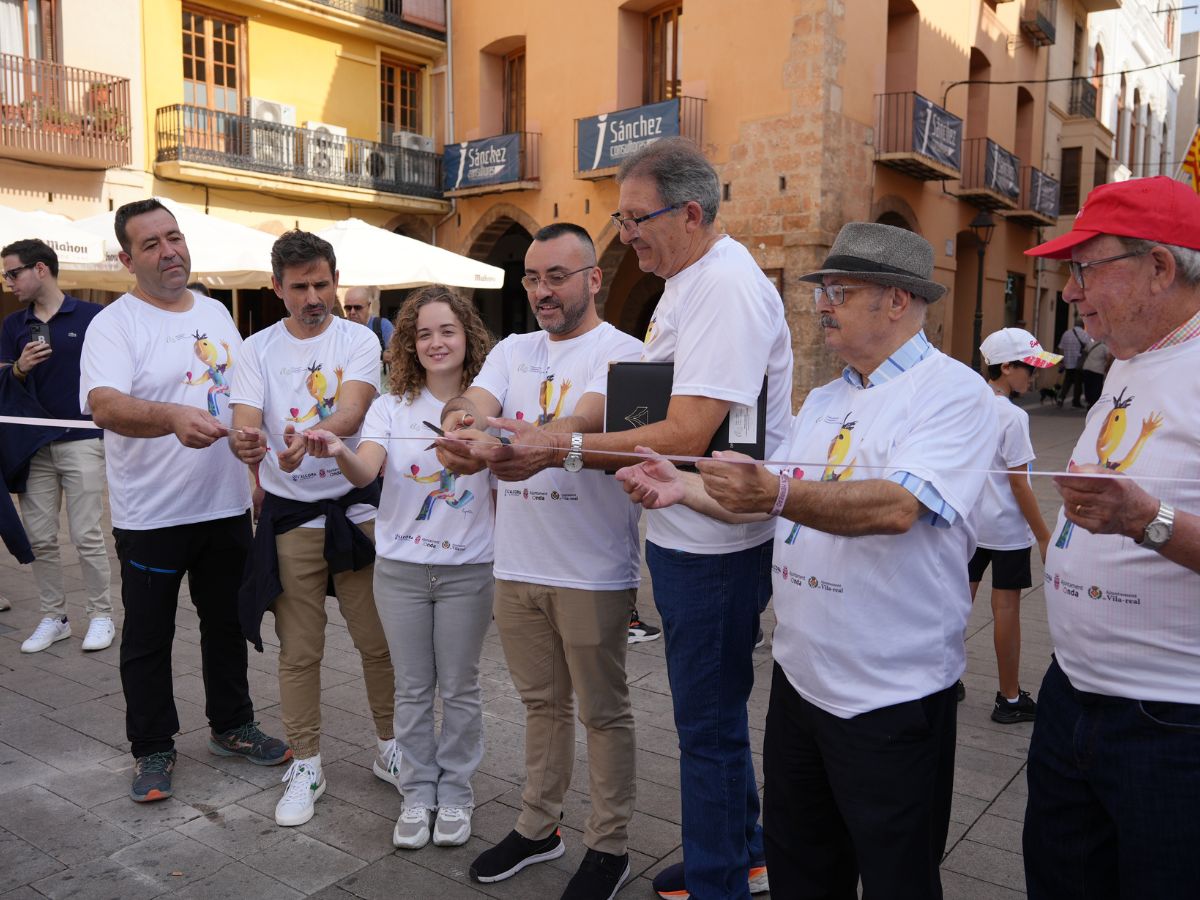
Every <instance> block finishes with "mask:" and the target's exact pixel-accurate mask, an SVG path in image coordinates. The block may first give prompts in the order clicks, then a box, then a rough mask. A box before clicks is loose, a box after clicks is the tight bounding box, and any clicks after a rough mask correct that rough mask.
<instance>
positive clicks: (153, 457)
mask: <svg viewBox="0 0 1200 900" xmlns="http://www.w3.org/2000/svg"><path fill="white" fill-rule="evenodd" d="M115 230H116V233H117V240H118V241H119V242H120V244H121V253H120V255H119V256H120V260H121V263H122V264H123V265H124V266H125V267H126V268H127V269H128V270H129V271H130V272H132V273H133V275H134V278H135V279H136V281H137V285H136V287H134V289H133V290H132V291H130V292H129V293H128V294H124V295H123V296H121V297H119V298H118V299H117V300H115V301H114V302H113V303H111V304H110V305H109V306H107V307H105V308H104V309H103V310H102V311H101V312H100V313H98V314H97V315H96V317H95V318H94V319H93V320H92V324H91V326H90V327H89V328H88V331H87V336H86V338H85V339H84V344H83V355H82V358H81V360H80V380H79V403H80V407H81V409H82V410H83V411H84V412H85V413H86V412H90V413H91V414H92V418H93V419H94V420H95V422H96V424H97V425H99V426H100V427H101V428H103V429H104V430H105V432H106V433H105V436H104V443H105V447H106V452H105V468H106V471H107V476H108V492H109V504H110V506H111V508H112V523H113V535H114V537H115V538H116V544H117V556H118V558H119V559H120V561H121V602H122V605H123V606H124V608H125V622H124V624H123V626H122V628H121V687H122V689H123V690H124V693H125V707H126V712H125V727H126V733H127V734H128V736H129V743H130V750H131V752H132V753H133V756H134V759H135V760H136V763H135V766H134V777H133V785H132V787H131V789H130V796H131V797H132V798H133V799H134V800H135V801H138V802H145V801H150V800H161V799H164V798H166V797H169V796H171V790H172V787H171V774H172V771H173V769H174V767H175V761H176V753H175V745H174V740H173V736H174V734H175V732H177V731H178V730H179V717H178V714H177V713H176V710H175V698H174V691H173V688H172V684H171V646H172V643H173V640H174V635H175V611H176V608H177V607H178V604H179V585H180V582H181V581H182V580H183V577H184V575H185V574H186V575H187V578H188V587H189V589H190V593H191V597H192V603H193V605H194V606H195V607H196V613H197V614H198V615H199V617H200V658H201V666H202V668H203V675H204V693H205V706H206V712H207V714H208V720H209V725H210V726H211V729H212V732H211V734H210V736H209V743H208V746H209V750H210V751H212V752H213V753H215V754H218V755H221V756H233V755H237V756H243V757H245V758H247V759H249V760H250V761H251V762H253V763H257V764H259V765H277V764H279V763H283V762H285V761H287V760H288V759H290V758H291V755H292V754H291V750H290V749H289V748H288V747H287V745H286V744H284V743H283V742H282V741H280V740H278V739H277V738H272V737H268V736H267V735H265V734H263V733H262V731H260V730H259V728H258V723H257V722H255V721H254V707H253V704H252V703H251V701H250V691H249V686H248V683H247V678H246V641H245V638H243V636H242V629H241V626H240V625H239V623H238V609H237V585H238V579H239V574H240V572H241V570H242V566H243V564H244V562H245V559H246V554H247V551H248V550H249V548H250V513H249V507H250V485H249V481H248V479H247V478H246V473H245V471H244V470H243V468H242V467H241V465H239V464H238V461H237V460H236V459H234V458H233V457H232V456H231V455H230V454H229V452H228V450H227V449H226V448H225V446H224V441H221V440H220V439H221V438H223V437H225V435H226V434H227V433H228V430H229V428H228V425H229V377H230V375H231V373H232V372H234V371H236V370H237V367H238V365H239V364H240V361H241V360H240V354H241V349H242V339H241V336H240V335H239V334H238V331H237V327H236V326H235V325H234V323H233V319H232V318H231V317H230V315H229V313H228V311H227V310H226V309H225V307H224V306H222V305H221V304H220V303H218V302H217V301H216V300H212V299H210V298H208V297H202V296H200V295H199V294H195V293H193V292H192V291H189V290H188V289H187V281H188V274H189V271H190V268H191V257H190V256H189V255H188V248H187V241H186V240H185V239H184V236H183V234H182V233H181V232H180V230H179V225H178V223H176V221H175V217H174V216H173V215H172V214H171V212H170V211H169V210H168V209H167V208H166V207H165V206H163V205H162V204H161V203H159V202H158V201H157V200H140V201H137V202H135V203H128V204H126V205H125V206H122V207H121V208H120V209H118V210H117V214H116V219H115Z"/></svg>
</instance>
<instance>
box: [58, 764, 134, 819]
mask: <svg viewBox="0 0 1200 900" xmlns="http://www.w3.org/2000/svg"><path fill="white" fill-rule="evenodd" d="M120 758H121V759H123V760H125V761H127V762H128V763H129V764H130V765H132V763H133V758H132V757H129V756H122V757H120ZM54 771H55V774H54V775H52V776H50V777H48V778H42V779H38V784H39V785H41V786H42V787H44V788H45V789H46V790H48V791H53V792H54V793H55V794H57V795H58V796H60V797H62V798H63V799H64V800H69V801H70V802H71V803H74V804H75V805H76V806H81V807H83V808H84V809H91V808H92V807H95V806H99V805H100V804H102V803H107V802H109V801H110V800H116V799H117V798H124V799H125V801H126V802H130V801H129V779H130V778H131V777H132V776H131V775H124V774H122V775H117V774H116V773H115V772H114V771H113V770H112V769H110V768H108V767H107V766H103V765H100V764H99V763H95V764H93V765H90V766H86V767H83V768H77V769H71V770H69V771H67V772H59V771H58V770H57V769H56V770H54Z"/></svg>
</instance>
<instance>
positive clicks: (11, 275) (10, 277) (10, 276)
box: [4, 263, 37, 281]
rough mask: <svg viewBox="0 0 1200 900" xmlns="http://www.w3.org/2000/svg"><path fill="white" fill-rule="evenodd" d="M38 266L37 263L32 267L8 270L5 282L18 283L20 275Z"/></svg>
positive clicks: (5, 274) (18, 267)
mask: <svg viewBox="0 0 1200 900" xmlns="http://www.w3.org/2000/svg"><path fill="white" fill-rule="evenodd" d="M36 265H37V263H33V264H32V265H28V266H17V267H16V268H13V269H8V270H7V271H6V272H5V273H4V280H5V281H16V280H17V276H18V275H20V274H21V273H22V272H24V271H25V270H26V269H32V268H33V267H34V266H36Z"/></svg>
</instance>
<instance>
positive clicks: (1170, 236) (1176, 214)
mask: <svg viewBox="0 0 1200 900" xmlns="http://www.w3.org/2000/svg"><path fill="white" fill-rule="evenodd" d="M1100 234H1111V235H1114V236H1115V237H1124V238H1134V239H1136V240H1143V241H1154V242H1155V243H1159V244H1173V245H1175V246H1177V247H1188V248H1190V249H1192V250H1200V195H1197V194H1196V192H1195V191H1193V190H1192V188H1191V186H1190V185H1187V184H1184V183H1183V182H1182V181H1176V180H1175V179H1173V178H1168V177H1167V176H1166V175H1155V176H1154V177H1152V178H1131V179H1129V180H1128V181H1118V182H1114V183H1112V184H1102V185H1100V186H1099V187H1098V188H1096V189H1095V190H1093V191H1092V192H1091V193H1090V194H1088V195H1087V200H1085V201H1084V203H1083V206H1082V207H1080V210H1079V212H1078V213H1076V215H1075V225H1074V226H1073V227H1072V228H1071V230H1070V231H1069V232H1067V233H1066V234H1064V235H1061V236H1060V237H1056V238H1054V239H1053V240H1049V241H1046V243H1044V244H1039V245H1038V246H1036V247H1034V248H1033V249H1032V250H1026V251H1025V255H1026V256H1048V257H1050V258H1051V259H1070V258H1071V249H1072V248H1073V247H1076V246H1078V245H1079V244H1082V243H1083V242H1084V241H1090V240H1091V239H1092V238H1094V237H1096V236H1097V235H1100Z"/></svg>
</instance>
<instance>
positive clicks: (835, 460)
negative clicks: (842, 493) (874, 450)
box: [821, 413, 858, 481]
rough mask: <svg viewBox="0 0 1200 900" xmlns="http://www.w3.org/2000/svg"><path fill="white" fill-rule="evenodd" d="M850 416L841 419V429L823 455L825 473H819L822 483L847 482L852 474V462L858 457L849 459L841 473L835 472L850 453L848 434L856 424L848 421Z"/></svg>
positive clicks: (850, 441)
mask: <svg viewBox="0 0 1200 900" xmlns="http://www.w3.org/2000/svg"><path fill="white" fill-rule="evenodd" d="M850 415H851V414H850V413H846V418H844V419H842V427H841V428H839V429H838V433H837V434H835V435H834V436H833V440H831V441H830V442H829V450H828V451H827V452H826V454H825V471H824V472H822V473H821V480H822V481H848V480H849V479H850V476H851V475H852V474H854V460H855V459H857V458H858V457H854V459H851V460H850V463H849V465H847V466H846V468H844V469H842V471H840V472H839V471H838V470H837V467H838V466H840V465H841V464H842V463H843V462H844V461H845V459H846V457H847V456H848V455H849V453H850V444H851V443H853V439H852V438H851V436H850V432H852V431H853V430H854V426H855V425H857V424H858V423H857V422H851V421H850Z"/></svg>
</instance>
